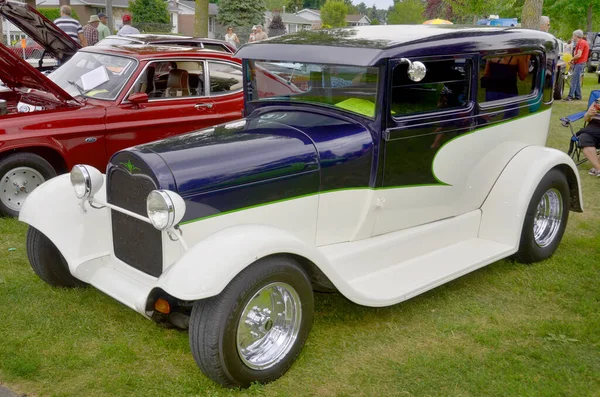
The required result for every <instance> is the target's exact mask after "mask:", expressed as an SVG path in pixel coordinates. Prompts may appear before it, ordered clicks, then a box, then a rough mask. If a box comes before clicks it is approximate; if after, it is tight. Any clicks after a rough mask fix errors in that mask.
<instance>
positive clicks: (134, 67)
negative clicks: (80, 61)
mask: <svg viewBox="0 0 600 397" xmlns="http://www.w3.org/2000/svg"><path fill="white" fill-rule="evenodd" d="M92 48H93V47H92ZM82 52H85V53H87V54H92V55H108V56H114V57H118V58H127V59H130V60H132V61H134V64H133V66H132V68H133V69H132V70H133V71H132V73H131V75H130V76H129V77H128V78H127V81H126V82H125V84H123V85H122V86H121V88H120V89H119V91H117V93H116V95H115V96H114V97H111V98H98V97H95V96H87V95H81V93H80V92H77V93H75V94H70V95H71V96H72V97H73V98H84V99H86V100H87V99H94V100H98V101H109V102H115V101H116V102H118V99H119V98H120V97H121V94H122V93H123V91H124V90H125V88H126V87H127V86H128V85H129V84H130V82H131V79H132V78H133V77H134V76H135V77H137V75H136V72H137V70H138V69H139V66H140V61H139V59H137V58H136V57H133V56H130V55H122V54H113V53H110V52H98V51H85V50H83V49H81V50H79V51H77V53H76V54H75V55H74V56H73V58H74V57H75V56H76V55H77V54H79V53H82ZM71 59H72V58H71ZM69 61H70V60H69ZM64 66H65V65H61V66H60V67H64ZM51 74H52V73H51ZM51 74H50V75H51ZM50 75H48V76H46V77H48V79H50V80H51V81H52V82H53V83H54V84H56V85H58V86H59V87H60V88H62V89H63V90H65V91H66V92H67V93H68V92H69V91H67V89H65V88H64V87H62V86H60V85H59V84H58V83H57V82H55V81H54V80H52V79H51V78H50Z"/></svg>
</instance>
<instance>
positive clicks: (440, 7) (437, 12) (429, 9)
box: [424, 0, 453, 21]
mask: <svg viewBox="0 0 600 397" xmlns="http://www.w3.org/2000/svg"><path fill="white" fill-rule="evenodd" d="M424 15H425V18H427V19H435V18H441V19H447V20H449V21H451V20H452V19H453V18H452V17H453V15H452V6H451V5H450V4H448V3H446V2H444V1H443V0H428V1H427V6H426V7H425V13H424Z"/></svg>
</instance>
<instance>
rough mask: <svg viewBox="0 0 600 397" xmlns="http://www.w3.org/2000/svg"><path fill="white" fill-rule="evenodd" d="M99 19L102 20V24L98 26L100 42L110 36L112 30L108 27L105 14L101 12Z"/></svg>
mask: <svg viewBox="0 0 600 397" xmlns="http://www.w3.org/2000/svg"><path fill="white" fill-rule="evenodd" d="M98 18H100V24H99V25H98V40H102V39H103V38H105V37H106V36H110V29H109V28H108V26H107V25H108V23H107V22H108V21H107V18H106V14H105V13H103V12H101V13H100V14H98Z"/></svg>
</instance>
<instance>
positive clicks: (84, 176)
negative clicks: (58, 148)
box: [71, 165, 92, 199]
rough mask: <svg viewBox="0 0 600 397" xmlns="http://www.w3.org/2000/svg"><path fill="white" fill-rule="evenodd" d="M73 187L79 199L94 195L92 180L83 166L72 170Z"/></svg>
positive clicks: (77, 166)
mask: <svg viewBox="0 0 600 397" xmlns="http://www.w3.org/2000/svg"><path fill="white" fill-rule="evenodd" d="M71 185H73V189H75V195H76V196H77V198H80V199H84V198H87V197H89V196H90V194H91V193H92V178H91V177H90V173H89V172H88V170H87V169H86V168H85V166H83V165H76V166H74V167H73V169H72V170H71Z"/></svg>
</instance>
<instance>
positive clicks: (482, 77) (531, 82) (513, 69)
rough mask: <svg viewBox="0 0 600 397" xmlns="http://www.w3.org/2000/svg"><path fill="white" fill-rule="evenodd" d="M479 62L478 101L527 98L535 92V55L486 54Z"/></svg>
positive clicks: (537, 70) (536, 61)
mask: <svg viewBox="0 0 600 397" xmlns="http://www.w3.org/2000/svg"><path fill="white" fill-rule="evenodd" d="M479 65H480V70H479V90H478V94H477V99H478V101H479V103H485V102H491V101H499V100H505V99H511V98H518V97H527V96H530V95H532V94H534V93H535V92H536V89H537V87H536V85H537V84H538V78H537V76H538V72H539V69H540V67H539V65H540V59H539V56H538V55H535V54H518V55H502V56H497V55H492V56H485V57H482V58H481V62H480V63H479Z"/></svg>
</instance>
